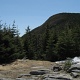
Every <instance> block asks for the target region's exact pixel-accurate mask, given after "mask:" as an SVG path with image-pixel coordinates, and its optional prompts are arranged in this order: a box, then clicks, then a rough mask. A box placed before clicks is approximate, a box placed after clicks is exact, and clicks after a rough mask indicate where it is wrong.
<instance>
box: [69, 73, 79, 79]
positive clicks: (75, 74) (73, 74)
mask: <svg viewBox="0 0 80 80" xmlns="http://www.w3.org/2000/svg"><path fill="white" fill-rule="evenodd" d="M70 75H71V76H72V77H73V78H77V77H78V76H79V74H78V73H76V72H71V74H70Z"/></svg>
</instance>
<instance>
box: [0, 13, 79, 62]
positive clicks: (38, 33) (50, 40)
mask: <svg viewBox="0 0 80 80" xmlns="http://www.w3.org/2000/svg"><path fill="white" fill-rule="evenodd" d="M74 56H80V13H59V14H56V15H53V16H51V17H50V18H49V19H48V20H47V21H46V22H45V23H43V24H42V25H41V26H39V27H37V28H35V29H33V30H30V27H29V26H28V27H27V29H26V33H25V34H24V35H23V36H22V37H20V36H19V31H18V29H17V26H16V25H15V21H14V22H13V24H12V26H8V25H7V24H2V23H1V22H0V63H8V62H12V61H14V60H16V59H22V58H24V57H26V58H28V59H36V60H49V61H56V60H64V59H66V58H68V57H71V58H72V57H74Z"/></svg>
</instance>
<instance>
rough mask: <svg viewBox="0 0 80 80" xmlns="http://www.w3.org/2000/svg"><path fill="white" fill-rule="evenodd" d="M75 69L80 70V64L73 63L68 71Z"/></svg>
mask: <svg viewBox="0 0 80 80" xmlns="http://www.w3.org/2000/svg"><path fill="white" fill-rule="evenodd" d="M73 70H78V71H79V70H80V64H73V65H71V67H70V68H69V70H68V72H69V73H70V72H73Z"/></svg>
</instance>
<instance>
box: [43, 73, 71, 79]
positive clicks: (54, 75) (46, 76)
mask: <svg viewBox="0 0 80 80" xmlns="http://www.w3.org/2000/svg"><path fill="white" fill-rule="evenodd" d="M43 80H72V77H71V76H70V75H68V74H62V73H60V74H57V75H56V74H48V75H45V76H44V79H43Z"/></svg>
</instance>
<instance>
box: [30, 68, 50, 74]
mask: <svg viewBox="0 0 80 80" xmlns="http://www.w3.org/2000/svg"><path fill="white" fill-rule="evenodd" d="M48 72H49V70H47V69H45V70H33V71H31V72H30V74H31V75H43V74H47V73H48Z"/></svg>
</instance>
